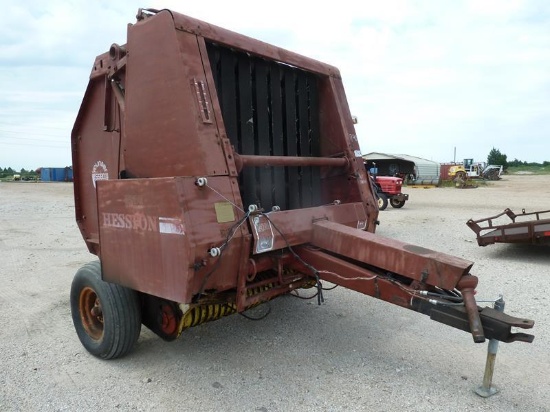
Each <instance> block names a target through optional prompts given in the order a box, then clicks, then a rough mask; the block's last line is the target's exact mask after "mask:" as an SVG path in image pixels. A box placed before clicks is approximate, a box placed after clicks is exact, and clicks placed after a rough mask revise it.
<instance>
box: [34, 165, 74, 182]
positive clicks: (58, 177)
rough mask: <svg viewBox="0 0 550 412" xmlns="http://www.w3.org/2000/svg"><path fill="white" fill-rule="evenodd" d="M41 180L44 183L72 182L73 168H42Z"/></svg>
mask: <svg viewBox="0 0 550 412" xmlns="http://www.w3.org/2000/svg"><path fill="white" fill-rule="evenodd" d="M40 179H41V180H42V181H43V182H72V181H73V168H72V167H70V166H67V167H42V168H41V170H40Z"/></svg>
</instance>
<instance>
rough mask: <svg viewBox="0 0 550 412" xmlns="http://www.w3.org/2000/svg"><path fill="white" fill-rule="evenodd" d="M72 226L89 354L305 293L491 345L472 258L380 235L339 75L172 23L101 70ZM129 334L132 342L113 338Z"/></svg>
mask: <svg viewBox="0 0 550 412" xmlns="http://www.w3.org/2000/svg"><path fill="white" fill-rule="evenodd" d="M72 148H73V166H74V180H75V204H76V219H77V222H78V225H79V228H80V230H81V233H82V235H83V237H84V239H85V241H86V243H87V246H88V249H89V250H90V252H91V253H93V254H95V255H97V256H98V257H99V259H100V262H101V263H100V264H97V263H94V264H90V265H86V266H85V267H84V268H82V269H81V270H80V271H79V272H78V273H77V275H76V277H75V280H74V282H73V287H72V290H71V305H72V312H73V320H74V323H75V327H76V329H77V332H78V334H79V337H80V339H81V341H82V343H83V344H84V346H85V347H86V349H87V350H88V351H90V352H91V353H93V354H94V355H96V356H100V357H103V358H114V357H118V356H122V355H124V354H125V353H127V352H128V351H130V350H131V348H132V346H133V344H134V343H135V341H136V340H137V336H138V335H139V330H140V327H141V323H143V324H145V325H146V326H147V327H149V328H150V329H151V330H153V331H154V332H155V333H157V334H158V335H159V336H161V337H162V338H164V339H166V340H171V339H175V338H176V337H177V336H179V334H180V333H181V332H182V331H183V330H184V329H186V328H188V327H192V326H196V325H199V324H201V323H204V322H207V321H212V320H215V319H219V318H220V317H222V316H225V315H228V314H231V313H235V312H243V311H245V310H247V309H249V308H251V307H254V306H256V305H258V304H261V303H263V302H266V301H268V300H270V299H273V298H275V297H277V296H280V295H282V294H286V293H289V292H291V291H293V290H295V289H298V288H304V287H317V288H318V293H319V296H318V297H319V299H321V297H322V288H321V282H322V281H323V280H327V281H330V282H333V283H335V284H339V285H342V286H344V287H347V288H350V289H353V290H356V291H359V292H362V293H364V294H367V295H371V296H374V297H376V298H379V299H382V300H385V301H388V302H390V303H394V304H397V305H399V306H402V307H405V308H407V309H411V310H415V311H418V312H420V313H424V314H427V315H429V316H431V317H432V318H433V319H435V320H437V321H439V322H442V323H445V324H448V325H451V326H453V327H455V328H458V329H462V330H465V331H469V332H471V333H472V335H473V338H474V340H475V341H476V342H481V341H483V340H484V339H485V338H494V339H499V340H502V341H514V340H522V341H531V340H532V336H531V335H525V334H512V333H511V327H512V326H514V327H521V328H531V327H532V326H533V321H530V320H526V319H517V318H512V317H509V316H507V315H503V314H500V313H499V314H494V313H493V312H492V311H491V310H490V309H488V308H485V309H481V308H479V307H478V306H477V305H476V302H475V299H474V289H475V287H476V285H477V278H476V277H475V276H472V275H471V274H470V269H471V267H472V264H473V263H472V262H469V261H466V260H463V259H460V258H456V257H453V256H449V255H445V254H442V253H437V252H434V251H430V250H427V249H424V248H421V247H418V246H414V245H408V244H405V243H402V242H398V241H396V240H392V239H386V238H383V237H381V236H378V235H375V234H374V232H375V228H376V225H377V223H378V221H377V219H378V208H377V201H376V196H375V190H374V188H373V186H372V184H371V182H370V179H369V178H368V176H367V172H366V170H365V167H364V164H363V159H362V157H361V152H360V149H359V144H358V141H357V137H356V135H355V130H354V126H353V121H352V116H351V114H350V112H349V107H348V104H347V101H346V97H345V93H344V88H343V85H342V80H341V78H340V74H339V72H338V70H337V69H336V68H334V67H332V66H329V65H326V64H323V63H320V62H318V61H315V60H312V59H308V58H306V57H303V56H300V55H297V54H294V53H291V52H289V51H286V50H282V49H279V48H276V47H274V46H271V45H268V44H265V43H262V42H259V41H257V40H254V39H250V38H248V37H245V36H241V35H238V34H236V33H233V32H229V31H227V30H224V29H221V28H219V27H215V26H212V25H209V24H207V23H204V22H200V21H198V20H195V19H192V18H189V17H186V16H183V15H181V14H177V13H174V12H171V11H167V10H163V11H159V12H158V11H154V10H140V12H139V13H138V21H137V23H136V24H134V25H130V26H129V27H128V40H127V44H125V45H123V46H119V45H116V44H115V45H113V46H112V47H111V49H110V51H109V52H108V53H105V54H102V55H100V56H98V57H97V58H96V61H95V63H94V67H93V69H92V73H91V76H90V82H89V85H88V88H87V90H86V94H85V97H84V100H83V103H82V106H81V108H80V111H79V114H78V117H77V120H76V123H75V126H74V129H73V133H72ZM114 323H116V324H117V325H121V326H120V327H119V328H118V329H117V328H113V327H112V325H113V324H114Z"/></svg>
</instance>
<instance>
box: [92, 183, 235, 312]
mask: <svg viewBox="0 0 550 412" xmlns="http://www.w3.org/2000/svg"><path fill="white" fill-rule="evenodd" d="M211 179H212V181H211V183H210V184H211V185H212V187H215V188H216V190H217V191H218V192H219V193H221V194H222V195H224V196H225V197H227V198H230V196H231V187H230V186H231V183H230V182H229V181H228V180H227V179H225V178H218V179H216V178H211ZM98 183H99V184H98V211H99V219H100V241H101V262H102V268H103V276H104V280H106V281H109V282H113V283H117V284H120V285H124V286H126V287H129V288H132V289H135V290H139V291H141V292H145V293H148V294H151V295H154V296H158V297H162V298H165V299H170V300H174V301H177V302H185V303H188V302H190V300H191V297H192V296H193V295H194V294H196V293H198V292H199V290H202V291H204V290H206V289H216V290H217V291H223V290H226V289H230V288H235V287H236V284H237V273H238V269H239V265H240V258H241V245H242V242H241V240H240V239H241V238H242V235H243V234H245V232H242V231H237V232H236V233H235V235H234V236H233V238H232V240H231V242H230V243H229V244H228V245H227V247H226V249H225V250H224V253H223V256H222V258H221V259H223V260H222V263H223V270H218V271H215V272H213V273H212V274H211V276H209V277H208V279H205V275H206V274H208V273H209V272H211V271H212V268H213V265H214V264H216V261H217V259H213V258H210V257H209V254H208V251H209V249H210V248H212V247H219V246H221V245H222V244H223V243H224V242H225V240H226V237H227V235H228V233H229V230H230V229H231V227H233V226H234V225H235V223H236V222H237V221H238V219H239V218H240V217H241V216H242V215H239V213H238V211H237V210H235V209H234V207H233V206H232V205H231V204H230V203H229V202H227V201H226V200H224V199H223V198H221V197H220V196H219V195H218V194H217V193H215V192H214V191H212V190H210V189H208V188H206V187H202V188H199V187H198V186H196V185H195V180H194V179H193V178H159V179H129V180H110V181H102V182H98ZM195 270H196V272H195Z"/></svg>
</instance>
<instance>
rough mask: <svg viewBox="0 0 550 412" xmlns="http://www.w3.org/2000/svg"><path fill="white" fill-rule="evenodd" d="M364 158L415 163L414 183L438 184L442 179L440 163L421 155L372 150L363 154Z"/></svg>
mask: <svg viewBox="0 0 550 412" xmlns="http://www.w3.org/2000/svg"><path fill="white" fill-rule="evenodd" d="M363 159H365V160H367V161H376V160H383V161H388V160H392V159H393V160H401V161H408V162H413V163H414V170H415V175H416V180H415V181H414V182H413V183H417V184H438V183H439V179H440V170H439V163H438V162H434V161H433V160H428V159H423V158H421V157H416V156H410V155H406V154H387V153H377V152H372V153H368V154H366V155H363Z"/></svg>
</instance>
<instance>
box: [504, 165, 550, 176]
mask: <svg viewBox="0 0 550 412" xmlns="http://www.w3.org/2000/svg"><path fill="white" fill-rule="evenodd" d="M506 174H509V175H514V174H532V175H550V166H542V165H541V166H534V165H533V166H530V165H522V166H509V167H508V169H506Z"/></svg>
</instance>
